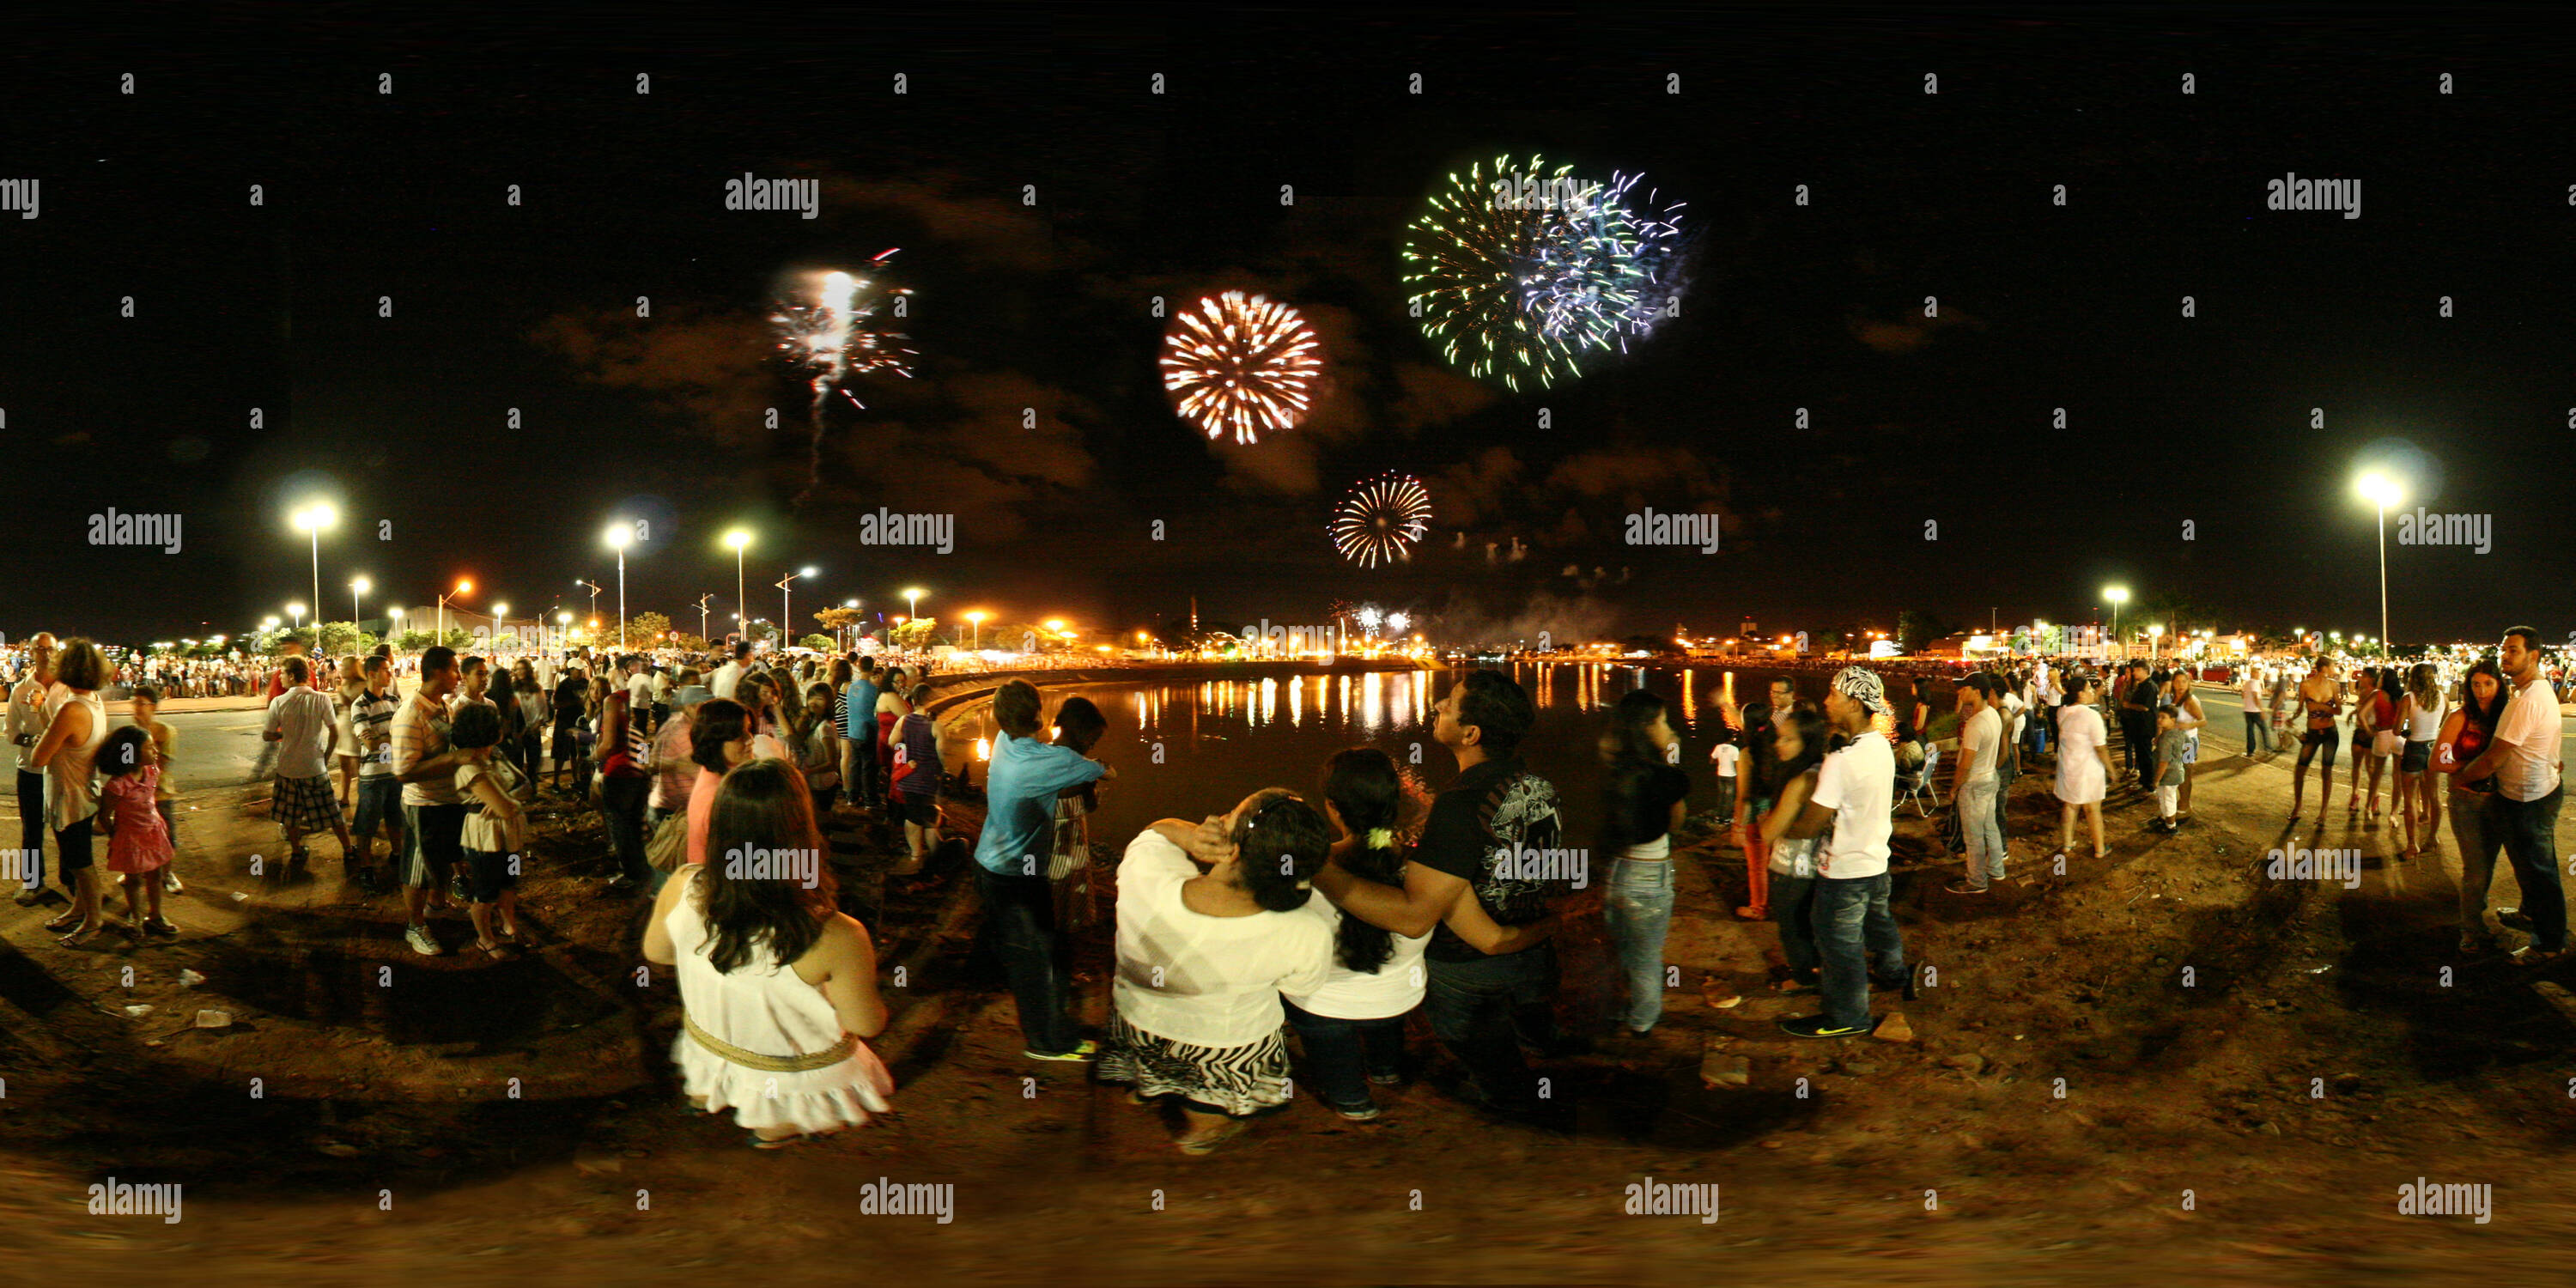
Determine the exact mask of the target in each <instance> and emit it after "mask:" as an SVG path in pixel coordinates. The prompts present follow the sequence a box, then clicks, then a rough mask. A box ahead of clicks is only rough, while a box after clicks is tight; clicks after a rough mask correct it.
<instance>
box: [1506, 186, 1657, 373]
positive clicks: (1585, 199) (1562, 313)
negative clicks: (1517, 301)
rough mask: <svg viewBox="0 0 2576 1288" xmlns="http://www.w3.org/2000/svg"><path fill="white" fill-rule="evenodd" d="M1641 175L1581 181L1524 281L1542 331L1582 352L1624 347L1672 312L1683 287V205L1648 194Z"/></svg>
mask: <svg viewBox="0 0 2576 1288" xmlns="http://www.w3.org/2000/svg"><path fill="white" fill-rule="evenodd" d="M1640 178H1641V176H1638V175H1633V174H1620V173H1613V174H1612V175H1611V176H1610V182H1608V183H1606V184H1584V185H1576V186H1573V187H1571V188H1569V189H1568V190H1567V191H1568V192H1569V194H1570V198H1571V199H1570V200H1568V201H1567V202H1565V203H1564V205H1563V207H1562V208H1561V209H1559V210H1558V211H1557V212H1556V218H1555V219H1554V221H1553V222H1552V223H1551V225H1550V227H1549V229H1548V231H1547V234H1546V235H1545V236H1542V237H1541V238H1540V239H1539V242H1538V248H1537V263H1536V265H1535V266H1534V267H1533V269H1532V270H1531V271H1530V272H1528V273H1527V274H1525V275H1524V276H1523V277H1522V279H1521V306H1522V308H1523V309H1524V310H1525V311H1526V312H1527V313H1528V314H1529V315H1530V316H1531V317H1532V318H1533V319H1535V320H1536V322H1537V325H1538V327H1539V330H1540V331H1541V333H1543V334H1545V335H1546V336H1548V337H1549V338H1551V339H1554V340H1556V341H1558V342H1560V343H1563V344H1565V345H1566V346H1567V347H1568V348H1570V349H1573V350H1575V351H1577V352H1589V351H1595V350H1606V349H1611V348H1616V349H1618V350H1619V351H1620V352H1623V353H1624V352H1626V351H1627V347H1628V339H1629V337H1631V336H1637V337H1643V336H1646V335H1648V334H1650V333H1652V332H1653V330H1654V328H1655V325H1656V324H1657V323H1658V322H1661V321H1663V320H1664V319H1665V318H1666V317H1668V316H1670V309H1671V305H1672V301H1673V299H1674V297H1675V296H1677V295H1678V294H1679V293H1680V290H1681V268H1680V264H1681V251H1680V247H1681V215H1682V203H1680V202H1674V203H1671V204H1670V205H1658V204H1657V201H1658V195H1659V194H1657V193H1656V191H1655V190H1654V189H1651V188H1650V189H1647V190H1646V192H1645V193H1644V195H1642V196H1640V195H1639V194H1638V193H1637V191H1636V189H1637V183H1638V180H1639V179H1640Z"/></svg>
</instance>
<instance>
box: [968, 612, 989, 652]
mask: <svg viewBox="0 0 2576 1288" xmlns="http://www.w3.org/2000/svg"><path fill="white" fill-rule="evenodd" d="M989 616H991V614H989V613H985V612H982V611H980V610H978V611H976V612H972V613H968V614H966V623H967V625H968V626H969V627H970V628H971V629H972V630H973V632H974V633H973V634H971V635H968V636H967V637H966V640H967V643H966V651H967V652H969V653H972V652H974V651H975V650H976V646H977V645H978V644H980V643H981V642H982V641H983V638H984V619H985V618H986V617H989Z"/></svg>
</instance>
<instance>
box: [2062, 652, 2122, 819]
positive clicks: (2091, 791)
mask: <svg viewBox="0 0 2576 1288" xmlns="http://www.w3.org/2000/svg"><path fill="white" fill-rule="evenodd" d="M2101 687H2102V682H2101V681H2100V680H2098V679H2095V678H2094V677H2092V676H2090V675H2081V676H2075V677H2073V678H2070V679H2069V680H2067V682H2066V705H2064V706H2062V707H2059V708H2058V709H2057V799H2058V800H2059V802H2061V805H2062V808H2061V809H2060V810H2059V811H2058V813H2059V826H2058V833H2057V857H2059V858H2064V857H2066V852H2067V851H2068V850H2071V849H2074V848H2075V812H2076V811H2077V810H2082V811H2083V812H2084V816H2085V817H2086V818H2087V819H2088V820H2090V821H2091V823H2092V826H2093V857H2094V858H2097V859H2098V858H2101V857H2102V856H2104V855H2106V854H2108V853H2110V850H2109V849H2108V848H2107V847H2105V846H2104V845H2103V844H2102V789H2103V788H2104V786H2105V785H2107V784H2108V783H2109V782H2110V781H2111V745H2110V744H2111V735H2110V731H2109V730H2108V729H2107V728H2105V727H2104V726H2103V724H2102V713H2101V712H2099V711H2097V710H2094V708H2093V703H2094V701H2095V697H2096V694H2097V693H2098V692H2099V690H2100V689H2101Z"/></svg>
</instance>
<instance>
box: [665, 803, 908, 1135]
mask: <svg viewBox="0 0 2576 1288" xmlns="http://www.w3.org/2000/svg"><path fill="white" fill-rule="evenodd" d="M827 853H828V852H827V850H826V849H825V847H824V844H823V836H822V833H821V832H820V831H819V830H817V829H816V827H815V825H814V801H813V797H812V796H811V795H810V794H809V793H808V792H807V791H806V789H805V780H804V778H803V777H802V776H801V775H799V774H798V773H797V772H796V770H795V769H794V767H792V766H790V765H788V764H787V763H786V762H784V761H780V760H755V761H751V762H748V763H746V764H743V765H741V766H739V767H737V768H735V769H734V770H733V771H732V772H731V773H728V774H726V775H725V776H724V780H723V784H722V786H721V787H720V788H719V790H718V794H717V797H716V802H715V813H714V818H713V820H712V821H711V823H710V825H709V828H708V836H707V861H706V862H705V863H704V864H699V865H684V866H683V867H682V868H681V870H680V871H679V872H678V873H676V874H675V875H674V876H673V877H672V879H671V881H670V882H669V883H668V884H666V885H664V886H663V887H662V893H661V895H660V897H659V898H658V899H656V900H655V902H654V905H653V917H652V920H651V921H650V922H649V923H647V925H646V927H645V931H644V956H645V959H646V960H648V961H653V962H659V963H661V964H663V965H674V964H676V965H677V966H678V967H679V975H680V1001H681V1005H682V1008H683V1010H684V1012H685V1016H684V1024H683V1031H682V1032H681V1034H680V1036H679V1037H678V1038H677V1039H675V1040H674V1041H673V1042H672V1045H671V1058H672V1060H673V1061H674V1062H675V1063H677V1064H678V1065H679V1066H680V1078H681V1086H682V1090H684V1091H685V1092H687V1094H688V1097H689V1105H690V1108H691V1110H692V1111H693V1112H698V1113H716V1112H719V1111H721V1110H725V1109H731V1110H733V1111H734V1122H735V1123H736V1124H738V1125H740V1126H743V1127H747V1128H749V1129H750V1131H751V1135H750V1138H749V1140H748V1142H747V1143H749V1144H750V1145H751V1146H752V1148H754V1149H778V1148H781V1147H783V1146H786V1145H790V1144H793V1143H795V1142H797V1141H800V1140H805V1139H808V1138H810V1137H813V1136H819V1135H823V1134H825V1133H828V1132H834V1131H838V1130H840V1129H841V1128H843V1127H854V1126H861V1125H864V1124H865V1123H866V1122H867V1121H868V1119H869V1117H870V1116H871V1115H873V1114H882V1113H886V1112H888V1111H889V1109H890V1108H891V1106H890V1105H889V1104H888V1103H887V1100H886V1097H887V1096H888V1095H890V1094H891V1093H892V1092H893V1091H894V1079H893V1077H892V1076H891V1075H889V1074H888V1073H887V1072H886V1067H885V1065H884V1064H883V1063H882V1062H880V1061H879V1060H878V1059H877V1057H876V1053H875V1052H873V1051H870V1050H869V1049H868V1048H867V1044H866V1043H864V1042H862V1041H861V1040H860V1039H862V1038H866V1037H872V1036H874V1035H875V1034H877V1033H879V1032H881V1031H883V1030H884V1028H885V1022H886V1007H885V999H884V998H883V997H881V996H879V995H878V993H877V970H876V948H875V946H874V945H873V944H871V943H870V942H869V940H868V932H867V928H866V927H864V926H862V925H860V924H859V923H858V922H857V921H856V920H854V919H852V918H851V917H849V916H848V915H847V914H844V913H842V912H840V911H839V908H838V904H837V903H836V902H835V898H836V883H835V882H834V881H833V879H832V867H831V864H830V863H829V862H828V861H826V855H827Z"/></svg>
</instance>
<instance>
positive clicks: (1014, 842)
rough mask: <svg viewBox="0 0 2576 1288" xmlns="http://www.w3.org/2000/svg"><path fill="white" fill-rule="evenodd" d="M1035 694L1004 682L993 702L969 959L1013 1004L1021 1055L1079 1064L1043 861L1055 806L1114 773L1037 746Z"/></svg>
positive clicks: (1078, 1038)
mask: <svg viewBox="0 0 2576 1288" xmlns="http://www.w3.org/2000/svg"><path fill="white" fill-rule="evenodd" d="M1038 716H1039V704H1038V691H1037V688H1036V686H1034V685H1031V684H1030V683H1029V682H1028V681H1026V680H1013V681H1011V682H1010V683H1008V684H1005V685H1003V686H1002V687H1001V688H1000V689H999V690H998V691H996V692H995V693H994V694H993V722H994V723H995V724H998V725H1000V726H1001V728H1002V736H1001V737H999V738H997V739H995V740H994V741H993V763H992V764H991V765H990V766H989V767H987V768H986V770H985V780H984V832H983V835H982V836H981V837H979V838H977V840H976V842H975V886H976V890H977V893H979V894H981V895H982V896H983V899H984V925H983V929H982V932H981V940H982V942H981V943H980V944H979V945H978V949H977V951H978V952H979V953H983V952H990V953H991V954H993V955H994V956H995V957H997V958H999V959H1000V960H1001V963H1002V969H1003V971H1004V973H1006V974H1007V975H1009V977H1010V981H1011V993H1012V995H1013V996H1014V997H1016V998H1017V999H1018V1000H1019V1004H1020V1033H1021V1036H1022V1037H1024V1038H1025V1039H1026V1040H1027V1043H1028V1045H1027V1048H1026V1049H1025V1050H1024V1051H1022V1052H1021V1054H1023V1055H1026V1056H1027V1057H1029V1058H1030V1059H1032V1060H1074V1061H1088V1060H1091V1059H1093V1058H1094V1057H1095V1056H1096V1055H1097V1053H1098V1051H1097V1046H1096V1044H1094V1043H1093V1042H1091V1041H1090V1040H1089V1039H1086V1038H1084V1037H1083V1036H1082V1035H1081V1033H1080V1032H1079V1031H1078V1030H1077V1029H1076V1028H1075V1027H1074V1021H1073V1005H1072V1000H1073V987H1072V985H1073V970H1072V962H1071V956H1072V954H1071V951H1070V948H1069V946H1068V945H1067V943H1066V941H1065V937H1064V933H1063V931H1062V930H1060V929H1059V928H1058V927H1057V926H1056V924H1055V891H1054V889H1053V887H1052V886H1051V885H1050V884H1049V883H1048V881H1047V856H1048V853H1049V850H1050V849H1051V845H1052V841H1053V829H1054V827H1055V799H1056V796H1057V795H1058V794H1059V793H1061V792H1063V791H1064V790H1065V789H1067V788H1071V787H1080V786H1082V785H1083V784H1085V783H1089V782H1094V781H1096V780H1098V779H1101V778H1114V777H1116V776H1117V775H1116V773H1115V772H1114V771H1112V770H1111V769H1110V768H1109V767H1108V766H1106V765H1103V764H1101V763H1100V762H1099V761H1096V760H1089V759H1086V758H1084V757H1083V756H1082V755H1081V754H1080V753H1078V752H1076V751H1074V750H1073V749H1072V748H1070V747H1060V746H1057V745H1055V744H1053V743H1046V742H1040V741H1038V738H1037V732H1038Z"/></svg>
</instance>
